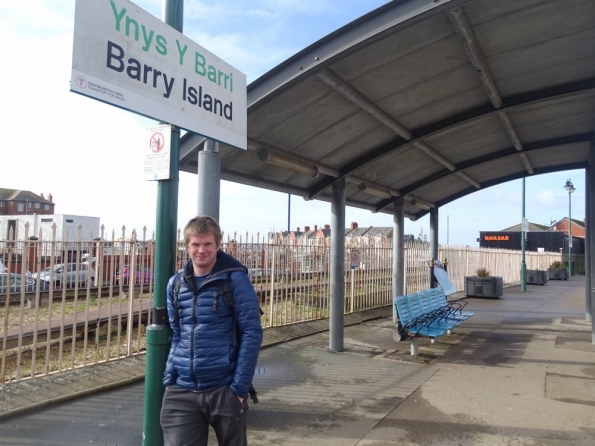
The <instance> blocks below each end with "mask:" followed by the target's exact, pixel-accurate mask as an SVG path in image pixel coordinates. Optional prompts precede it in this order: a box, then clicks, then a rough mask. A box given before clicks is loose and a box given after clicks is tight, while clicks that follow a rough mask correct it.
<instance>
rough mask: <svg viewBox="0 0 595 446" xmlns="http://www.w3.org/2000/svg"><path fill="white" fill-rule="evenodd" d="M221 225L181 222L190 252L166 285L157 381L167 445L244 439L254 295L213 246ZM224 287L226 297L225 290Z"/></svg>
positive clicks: (224, 445)
mask: <svg viewBox="0 0 595 446" xmlns="http://www.w3.org/2000/svg"><path fill="white" fill-rule="evenodd" d="M221 237H222V235H221V229H220V228H219V225H218V223H217V222H216V221H215V220H214V219H212V218H211V217H206V216H198V217H195V218H193V219H192V220H190V221H189V222H188V224H187V225H186V227H185V228H184V242H185V244H186V249H187V251H188V254H189V256H190V261H189V262H188V263H187V264H186V265H185V267H184V269H183V272H180V273H178V274H176V275H174V276H173V277H172V278H171V279H170V280H169V283H168V285H167V311H168V315H169V323H170V326H171V328H172V330H173V336H172V341H171V346H170V351H169V356H168V358H167V364H166V368H165V374H164V378H163V384H164V386H165V395H164V396H163V404H162V408H161V427H162V428H163V436H164V443H165V445H166V446H190V445H192V446H206V445H207V439H208V432H209V425H211V426H212V427H213V429H214V431H215V434H216V435H217V440H218V442H219V445H220V446H245V445H247V444H248V441H247V438H246V415H247V412H248V402H247V400H246V398H247V396H248V390H249V388H250V385H251V383H252V378H253V377H254V370H255V368H256V362H257V359H258V353H259V351H260V344H261V342H262V327H261V324H260V312H259V311H260V307H259V301H258V298H257V296H256V293H255V291H254V287H253V286H252V283H251V282H250V279H249V277H248V274H247V273H248V271H247V269H246V267H245V266H243V265H242V264H241V263H240V262H238V261H237V260H236V259H234V258H233V257H231V256H230V255H228V254H226V253H224V252H222V251H219V245H220V243H221ZM226 295H227V297H226Z"/></svg>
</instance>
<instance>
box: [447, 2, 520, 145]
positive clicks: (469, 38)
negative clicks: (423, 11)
mask: <svg viewBox="0 0 595 446" xmlns="http://www.w3.org/2000/svg"><path fill="white" fill-rule="evenodd" d="M448 16H449V18H450V21H451V23H452V24H453V26H454V28H455V31H456V33H457V35H458V36H459V39H460V40H461V42H462V43H463V46H464V47H465V52H466V53H467V57H468V58H469V61H470V62H471V65H473V68H475V72H476V73H477V75H478V76H479V78H480V79H481V83H482V84H483V88H484V89H485V90H486V92H487V94H488V97H489V98H490V102H491V103H492V105H493V106H494V108H498V109H499V108H501V107H502V105H503V101H502V96H500V92H499V91H498V87H497V86H496V82H495V81H494V77H493V76H492V72H491V71H490V68H489V66H488V64H487V62H486V60H485V57H484V55H483V51H482V49H481V47H480V45H479V43H478V42H477V39H476V38H475V34H474V33H473V28H471V25H470V24H469V21H468V20H467V17H466V16H465V12H464V11H463V8H457V9H455V10H453V11H450V12H449V13H448ZM498 116H499V117H500V121H501V122H502V125H503V126H504V129H505V130H506V133H507V134H508V137H509V138H510V140H511V141H512V144H513V145H514V147H515V149H517V150H518V151H519V152H520V151H521V150H523V144H522V143H521V139H520V138H519V134H518V133H517V131H516V128H515V127H514V124H513V123H512V120H511V119H510V116H509V115H508V113H507V112H505V111H502V112H500V113H498Z"/></svg>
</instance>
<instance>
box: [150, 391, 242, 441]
mask: <svg viewBox="0 0 595 446" xmlns="http://www.w3.org/2000/svg"><path fill="white" fill-rule="evenodd" d="M247 414H248V402H247V401H246V399H244V402H243V403H240V400H238V397H237V396H236V395H235V394H234V393H233V392H232V391H231V389H230V388H229V386H223V387H218V388H216V389H211V390H206V391H203V392H192V391H189V390H185V389H182V388H180V387H178V386H169V387H168V388H167V389H165V395H164V396H163V403H162V406H161V428H162V429H163V440H164V445H165V446H207V441H208V438H209V425H211V426H212V427H213V430H214V431H215V435H216V436H217V441H218V443H219V446H247V445H248V439H247V437H246V427H247V424H246V416H247Z"/></svg>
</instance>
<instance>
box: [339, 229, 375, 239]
mask: <svg viewBox="0 0 595 446" xmlns="http://www.w3.org/2000/svg"><path fill="white" fill-rule="evenodd" d="M371 228H373V226H370V227H368V228H354V229H351V228H349V229H350V230H349V231H348V232H346V233H345V236H346V237H361V236H363V235H364V234H365V233H366V232H367V231H368V230H369V229H371Z"/></svg>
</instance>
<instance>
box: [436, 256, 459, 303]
mask: <svg viewBox="0 0 595 446" xmlns="http://www.w3.org/2000/svg"><path fill="white" fill-rule="evenodd" d="M434 277H436V280H437V281H438V283H439V284H440V286H441V287H442V289H443V290H444V294H446V295H447V296H449V295H451V294H453V293H456V292H457V289H456V288H455V286H454V284H453V283H452V281H451V280H450V277H448V273H447V272H446V271H445V270H444V265H442V262H441V261H440V260H434Z"/></svg>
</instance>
